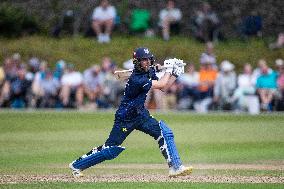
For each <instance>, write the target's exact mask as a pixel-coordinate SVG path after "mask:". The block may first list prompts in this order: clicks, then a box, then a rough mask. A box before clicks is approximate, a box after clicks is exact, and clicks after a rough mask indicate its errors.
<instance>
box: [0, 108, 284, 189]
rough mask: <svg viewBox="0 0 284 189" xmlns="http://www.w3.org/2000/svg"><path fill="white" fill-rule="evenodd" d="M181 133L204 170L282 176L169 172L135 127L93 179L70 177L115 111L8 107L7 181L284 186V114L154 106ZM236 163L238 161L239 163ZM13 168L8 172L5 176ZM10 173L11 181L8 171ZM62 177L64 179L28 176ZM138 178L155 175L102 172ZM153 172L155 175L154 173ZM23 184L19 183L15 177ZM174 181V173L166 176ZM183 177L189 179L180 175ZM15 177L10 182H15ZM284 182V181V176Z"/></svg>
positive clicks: (3, 151)
mask: <svg viewBox="0 0 284 189" xmlns="http://www.w3.org/2000/svg"><path fill="white" fill-rule="evenodd" d="M153 115H154V116H155V117H156V118H157V119H158V120H159V119H163V120H165V121H166V122H167V123H168V125H169V126H170V127H171V128H172V130H173V131H174V133H175V140H176V143H177V147H178V149H179V152H180V156H181V158H182V160H183V162H184V163H185V164H187V165H188V164H193V166H194V167H196V169H195V170H194V173H193V175H192V177H189V179H195V178H196V179H197V181H198V179H200V178H199V177H202V178H203V177H207V176H209V177H218V178H219V177H230V178H231V177H236V176H238V177H240V178H252V177H253V178H254V177H256V178H262V177H273V178H274V179H278V180H280V181H278V184H267V183H266V184H249V183H247V181H246V182H245V183H234V184H229V183H227V184H225V183H212V182H208V183H207V182H202V181H201V182H197V183H195V182H189V183H184V182H186V179H184V180H171V181H170V183H171V184H168V183H165V182H160V181H159V180H155V179H154V180H151V179H153V178H154V177H155V176H157V177H161V178H162V179H161V180H163V179H164V180H166V178H167V177H166V176H167V173H168V170H167V166H166V163H165V161H164V159H163V158H162V156H161V155H160V152H159V149H158V147H157V144H156V141H154V140H153V139H152V138H151V137H149V136H147V135H145V134H143V133H140V132H139V131H134V132H133V133H131V134H130V136H129V137H128V138H127V139H126V141H125V142H124V143H123V146H125V147H126V150H125V151H124V152H123V153H122V154H121V155H120V156H119V157H118V158H116V159H115V160H112V161H108V162H104V163H103V164H101V165H98V166H97V167H95V168H91V169H89V170H86V171H85V175H86V176H87V178H88V179H89V180H91V181H92V179H94V178H95V179H97V180H95V181H96V182H98V183H93V182H90V181H89V182H88V180H87V181H86V182H83V183H78V182H75V181H74V182H73V180H72V179H71V181H70V179H69V181H68V182H65V181H64V180H63V179H60V177H61V176H62V177H64V178H65V177H68V178H69V175H70V171H69V169H68V168H67V167H68V163H69V162H71V161H72V160H74V159H75V158H77V157H78V156H80V155H82V154H83V153H85V152H87V151H88V150H90V149H91V148H92V147H94V146H96V145H100V144H103V143H104V141H105V139H106V138H107V136H108V133H109V131H110V129H111V127H112V123H113V119H114V116H113V112H76V111H71V112H61V111H58V112H57V111H50V112H49V111H38V112H36V111H32V112H24V111H2V112H0V130H1V132H0V167H1V168H0V188H110V187H112V188H283V186H284V185H283V181H284V174H283V167H284V116H283V114H264V115H259V116H249V115H245V114H238V115H237V114H209V115H199V114H194V113H173V112H171V113H154V114H153ZM234 166H235V167H234ZM5 175H6V176H5ZM7 175H8V176H9V178H11V179H10V180H9V181H8V180H7V179H6V180H5V178H6V177H7ZM53 175H56V176H57V177H59V181H58V180H56V181H45V182H42V180H36V179H35V180H34V181H33V180H30V181H29V182H23V181H22V180H21V179H20V178H19V176H21V178H22V177H29V176H30V177H32V176H35V177H43V176H45V177H46V176H47V177H48V176H53ZM113 175H115V177H116V178H118V177H120V176H121V177H122V178H124V177H127V178H131V177H132V176H133V177H134V178H136V177H139V176H140V175H144V176H145V178H146V179H148V177H149V178H150V182H140V181H137V180H133V183H132V182H129V181H126V180H123V179H122V180H121V181H120V182H118V183H116V182H114V181H111V182H110V183H108V182H106V181H105V180H103V179H102V180H100V178H101V177H103V176H106V178H107V177H108V176H109V177H111V176H113ZM148 175H149V176H148ZM13 178H14V179H15V180H14V183H15V184H11V182H13ZM166 181H167V182H168V180H166ZM179 181H181V182H179ZM193 181H194V180H193ZM9 183H10V184H9ZM281 183H282V184H281Z"/></svg>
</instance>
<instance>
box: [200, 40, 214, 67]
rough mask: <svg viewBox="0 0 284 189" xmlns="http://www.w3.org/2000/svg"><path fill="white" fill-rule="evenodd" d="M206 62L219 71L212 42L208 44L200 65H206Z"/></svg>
mask: <svg viewBox="0 0 284 189" xmlns="http://www.w3.org/2000/svg"><path fill="white" fill-rule="evenodd" d="M206 62H208V63H210V64H212V66H213V68H215V69H216V70H218V66H217V64H216V56H215V54H214V44H213V43H212V42H207V43H206V49H205V52H203V53H202V54H201V56H200V64H205V63H206Z"/></svg>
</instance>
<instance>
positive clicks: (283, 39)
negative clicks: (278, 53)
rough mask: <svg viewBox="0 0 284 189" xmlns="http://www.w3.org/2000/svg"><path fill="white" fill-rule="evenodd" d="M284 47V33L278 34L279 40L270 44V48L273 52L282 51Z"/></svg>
mask: <svg viewBox="0 0 284 189" xmlns="http://www.w3.org/2000/svg"><path fill="white" fill-rule="evenodd" d="M283 47H284V32H281V33H279V34H278V37H277V40H276V42H275V43H270V44H269V48H270V49H271V50H274V49H280V48H283Z"/></svg>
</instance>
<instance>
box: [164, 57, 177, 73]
mask: <svg viewBox="0 0 284 189" xmlns="http://www.w3.org/2000/svg"><path fill="white" fill-rule="evenodd" d="M174 64H175V60H174V59H167V60H165V61H164V68H165V72H168V73H170V74H172V72H173V68H174Z"/></svg>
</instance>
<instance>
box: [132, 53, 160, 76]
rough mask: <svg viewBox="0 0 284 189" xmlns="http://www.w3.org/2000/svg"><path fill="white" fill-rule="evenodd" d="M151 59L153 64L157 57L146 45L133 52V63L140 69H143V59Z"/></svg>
mask: <svg viewBox="0 0 284 189" xmlns="http://www.w3.org/2000/svg"><path fill="white" fill-rule="evenodd" d="M145 59H147V60H150V62H151V66H153V65H154V62H155V58H154V55H153V54H152V53H151V52H150V51H149V49H148V48H145V47H139V48H137V49H136V50H135V51H134V52H133V64H134V69H136V70H138V71H143V69H142V67H141V61H142V60H145Z"/></svg>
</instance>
